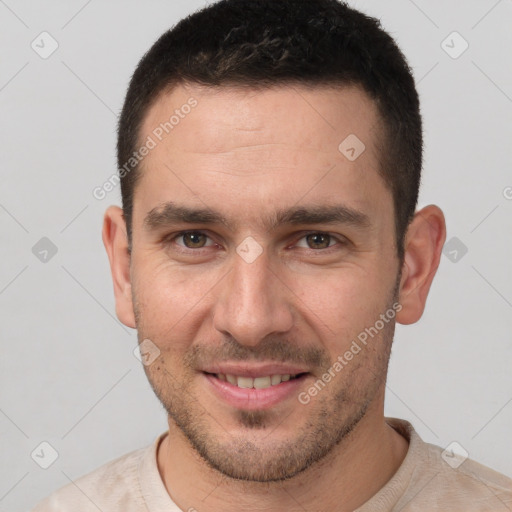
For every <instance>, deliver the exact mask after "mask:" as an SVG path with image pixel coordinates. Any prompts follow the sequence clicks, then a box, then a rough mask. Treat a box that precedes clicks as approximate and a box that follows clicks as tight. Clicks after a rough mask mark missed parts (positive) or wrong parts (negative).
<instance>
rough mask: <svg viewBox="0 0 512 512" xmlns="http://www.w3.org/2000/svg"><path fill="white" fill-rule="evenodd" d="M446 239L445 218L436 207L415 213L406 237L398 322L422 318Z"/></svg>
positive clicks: (403, 322) (410, 321) (406, 322)
mask: <svg viewBox="0 0 512 512" xmlns="http://www.w3.org/2000/svg"><path fill="white" fill-rule="evenodd" d="M445 239H446V224H445V219H444V215H443V212H442V211H441V210H440V209H439V208H438V207H437V206H434V205H430V206H426V207H425V208H423V209H422V210H420V211H418V212H416V215H415V216H414V219H413V220H412V222H411V223H410V225H409V228H408V230H407V235H406V238H405V247H404V263H403V266H402V277H401V281H400V298H399V301H400V304H401V305H402V309H401V311H400V312H399V313H398V314H397V317H396V318H397V321H398V322H399V323H401V324H412V323H414V322H417V321H418V320H419V319H420V318H421V315H422V314H423V310H424V309H425V304H426V301H427V296H428V292H429V290H430V286H431V284H432V280H433V279H434V275H435V273H436V271H437V268H438V267H439V261H440V258H441V251H442V249H443V245H444V241H445Z"/></svg>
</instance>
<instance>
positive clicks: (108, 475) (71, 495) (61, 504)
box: [32, 446, 152, 512]
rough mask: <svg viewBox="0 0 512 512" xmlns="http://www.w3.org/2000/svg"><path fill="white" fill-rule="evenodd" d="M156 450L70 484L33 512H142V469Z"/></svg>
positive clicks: (117, 461)
mask: <svg viewBox="0 0 512 512" xmlns="http://www.w3.org/2000/svg"><path fill="white" fill-rule="evenodd" d="M151 449H152V446H147V447H144V448H139V449H138V450H134V451H133V452H130V453H127V454H125V455H123V456H121V457H118V458H117V459H114V460H112V461H110V462H107V463H106V464H104V465H103V466H101V467H99V468H97V469H95V470H94V471H92V472H90V473H88V474H86V475H84V476H82V477H80V478H78V479H76V480H74V481H72V482H70V483H69V484H67V485H65V486H64V487H62V488H61V489H59V490H57V491H55V492H54V493H53V494H51V495H50V496H48V497H47V498H46V499H45V500H43V501H42V502H40V503H39V504H38V505H37V506H36V507H35V508H34V509H33V510H32V512H64V511H66V512H68V511H69V510H73V511H74V512H89V511H91V512H98V509H99V510H105V511H106V510H109V511H111V512H115V511H117V510H119V511H123V512H132V510H133V511H135V510H140V505H141V504H142V505H143V498H142V496H141V493H140V486H139V483H138V475H137V472H138V467H139V464H140V462H141V461H142V459H143V458H144V455H145V454H146V453H147V452H148V450H151Z"/></svg>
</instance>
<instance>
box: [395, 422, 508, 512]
mask: <svg viewBox="0 0 512 512" xmlns="http://www.w3.org/2000/svg"><path fill="white" fill-rule="evenodd" d="M388 422H389V421H388ZM389 423H390V424H391V425H392V426H393V427H394V428H395V429H396V430H397V431H399V432H400V433H401V434H402V435H403V436H404V437H406V438H407V439H408V440H409V453H408V454H407V456H406V459H405V460H404V462H403V467H401V468H400V469H399V471H398V473H397V475H396V476H400V480H401V481H400V483H401V484H402V492H401V493H400V494H401V496H400V499H399V500H398V503H397V505H399V508H400V510H402V511H403V512H416V511H420V510H421V511H423V510H426V509H428V510H465V511H468V512H469V511H471V512H480V511H482V512H483V511H489V510H496V511H499V510H503V511H504V512H507V511H510V510H512V479H511V478H509V477H507V476H505V475H503V474H501V473H498V472H497V471H494V470H493V469H491V468H489V467H487V466H484V465H483V464H480V463H478V462H476V461H474V460H472V459H470V458H466V457H462V456H460V455H458V454H457V453H454V451H453V450H451V449H450V447H448V448H447V449H443V448H441V447H439V446H436V445H434V444H430V443H426V442H424V441H423V440H422V439H421V438H420V436H419V435H418V433H417V432H416V431H415V430H414V428H413V427H412V425H411V424H410V423H409V422H406V421H404V420H398V419H392V420H391V421H390V422H389ZM395 490H397V487H395Z"/></svg>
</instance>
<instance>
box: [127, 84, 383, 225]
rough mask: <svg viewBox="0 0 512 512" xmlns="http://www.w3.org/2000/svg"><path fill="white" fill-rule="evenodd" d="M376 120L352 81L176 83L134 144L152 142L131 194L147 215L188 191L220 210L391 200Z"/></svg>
mask: <svg viewBox="0 0 512 512" xmlns="http://www.w3.org/2000/svg"><path fill="white" fill-rule="evenodd" d="M380 122H381V121H380V117H379V115H378V112H377V109H376V106H375V104H374V102H373V101H372V100H371V99H370V98H369V97H368V96H367V95H366V94H365V93H364V92H363V91H362V90H361V89H360V88H358V87H344V88H340V87H337V88H333V87H326V86H322V87H304V86H291V85H287V86H280V87H273V88H267V89H261V90H255V89H247V88H245V89H243V88H240V87H238V88H236V87H216V88H211V87H201V86H197V85H180V86H177V87H175V88H174V89H173V90H172V91H171V92H165V93H163V94H161V95H160V96H159V97H158V98H157V100H156V101H155V103H154V104H153V105H152V107H151V108H150V109H149V111H148V112H147V115H146V117H145V119H144V122H143V124H142V126H141V130H140V136H139V140H140V142H141V143H144V141H147V140H149V139H151V140H152V141H153V144H154V147H153V148H152V149H151V151H150V152H149V154H148V155H147V156H145V158H144V160H143V161H142V163H141V165H140V169H141V179H140V180H139V183H138V185H137V190H136V191H135V199H137V196H138V198H139V199H140V200H141V201H142V203H143V204H141V208H143V209H145V211H149V210H150V209H152V208H154V207H155V206H156V205H158V204H159V203H164V202H166V201H169V200H174V199H176V197H180V198H185V197H186V198H187V199H189V200H191V201H194V202H195V203H197V204H199V203H201V202H202V203H204V204H206V205H207V206H210V207H212V208H213V207H215V208H216V209H217V210H222V209H223V208H224V210H225V211H226V214H227V215H229V212H228V210H231V213H234V214H236V213H237V208H238V210H246V208H243V207H244V206H249V205H252V206H253V207H261V208H262V209H263V208H264V206H263V205H266V206H265V212H263V210H262V214H263V213H266V214H267V213H268V211H269V207H270V206H272V205H275V206H280V207H283V206H292V205H296V204H298V203H299V202H300V201H301V200H302V199H304V201H305V202H308V201H309V202H310V203H315V204H321V203H322V202H324V203H336V202H338V203H339V202H340V200H342V201H343V202H345V203H347V204H349V206H353V207H355V208H357V209H361V207H362V206H365V207H367V208H370V210H371V209H372V208H373V209H376V207H377V206H378V205H379V202H380V203H382V202H383V201H384V202H389V201H390V193H389V191H388V190H387V188H386V187H385V185H384V182H383V180H382V178H381V177H380V175H379V173H378V169H379V152H378V143H379V137H380V133H381V128H380V126H381V124H380ZM170 196H171V197H170ZM379 196H381V197H379ZM260 203H261V204H260ZM134 204H137V200H135V201H134ZM204 204H203V206H204ZM258 205H259V206H258ZM253 213H254V212H253Z"/></svg>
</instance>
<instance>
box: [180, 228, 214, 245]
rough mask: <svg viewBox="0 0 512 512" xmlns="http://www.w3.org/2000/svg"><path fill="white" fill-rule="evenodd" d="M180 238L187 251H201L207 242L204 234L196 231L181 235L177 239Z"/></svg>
mask: <svg viewBox="0 0 512 512" xmlns="http://www.w3.org/2000/svg"><path fill="white" fill-rule="evenodd" d="M180 238H181V239H183V245H184V246H185V247H187V248H189V249H201V248H202V247H204V246H205V245H206V241H207V240H208V237H207V236H206V235H205V234H203V233H199V232H196V231H189V232H188V233H183V234H182V235H180V236H179V237H178V239H180ZM180 245H181V244H180Z"/></svg>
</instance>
